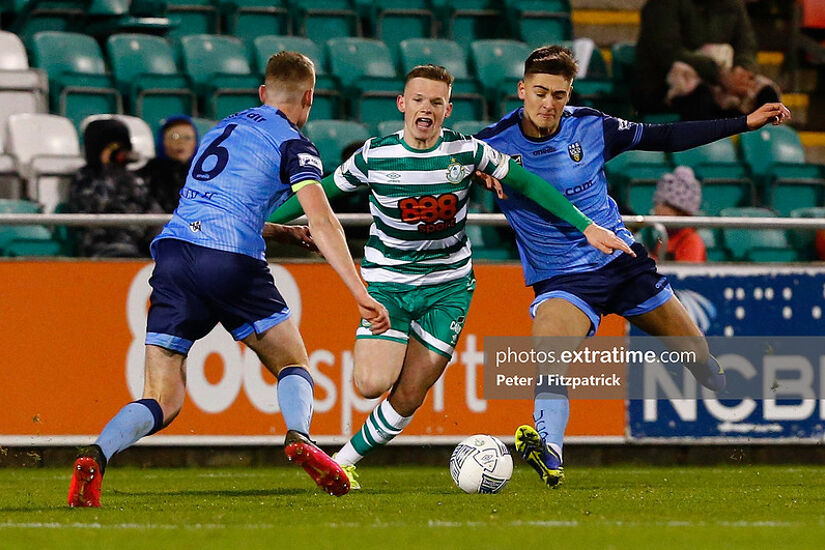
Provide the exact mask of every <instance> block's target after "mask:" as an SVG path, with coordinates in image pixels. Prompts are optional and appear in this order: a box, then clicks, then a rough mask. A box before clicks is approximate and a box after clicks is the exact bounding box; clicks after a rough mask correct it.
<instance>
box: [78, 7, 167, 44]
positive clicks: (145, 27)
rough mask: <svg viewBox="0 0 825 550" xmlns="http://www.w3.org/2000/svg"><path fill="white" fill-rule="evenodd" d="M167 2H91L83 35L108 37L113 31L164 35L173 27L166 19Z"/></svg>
mask: <svg viewBox="0 0 825 550" xmlns="http://www.w3.org/2000/svg"><path fill="white" fill-rule="evenodd" d="M167 1H168V0H142V1H135V0H91V1H90V2H89V5H88V9H87V10H86V22H85V24H84V25H83V32H84V33H85V34H91V35H93V36H98V37H108V36H109V35H111V34H114V33H117V32H139V33H147V34H166V33H168V32H169V30H170V28H171V27H172V26H173V25H172V22H171V21H170V20H169V19H167V18H166V5H167Z"/></svg>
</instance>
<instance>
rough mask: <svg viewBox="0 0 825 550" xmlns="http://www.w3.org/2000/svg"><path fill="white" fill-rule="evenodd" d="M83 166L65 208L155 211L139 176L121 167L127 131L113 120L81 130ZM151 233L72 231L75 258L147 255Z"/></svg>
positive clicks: (128, 156) (127, 150) (128, 151)
mask: <svg viewBox="0 0 825 550" xmlns="http://www.w3.org/2000/svg"><path fill="white" fill-rule="evenodd" d="M83 146H84V149H85V154H86V166H84V167H83V168H81V169H80V171H79V172H78V174H77V176H76V177H75V179H74V181H73V182H72V185H71V187H70V188H69V201H68V206H69V210H71V211H73V212H83V213H87V214H114V213H125V214H144V213H149V212H160V211H161V210H160V207H159V206H158V204H157V202H155V201H154V200H153V198H152V195H151V193H150V192H149V187H148V186H147V185H146V184H145V182H144V181H143V178H140V177H139V176H137V175H135V174H134V173H133V172H131V171H129V170H128V169H127V168H126V165H127V163H129V162H130V161H132V160H134V155H133V153H132V143H131V140H130V137H129V128H128V127H127V126H126V125H125V124H124V123H123V122H121V121H119V120H117V119H116V118H109V119H99V120H95V121H92V122H90V123H89V124H88V125H87V126H86V129H85V130H84V132H83ZM156 232H157V231H156V230H155V229H154V228H145V227H138V226H135V227H89V228H84V229H78V230H76V238H77V248H78V250H77V252H78V255H80V256H91V257H108V258H112V257H116V258H135V257H145V256H148V255H149V243H150V242H151V240H152V237H154V235H155V233H156Z"/></svg>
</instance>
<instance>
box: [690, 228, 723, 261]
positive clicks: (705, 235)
mask: <svg viewBox="0 0 825 550" xmlns="http://www.w3.org/2000/svg"><path fill="white" fill-rule="evenodd" d="M696 232H697V233H698V234H699V236H700V237H701V238H702V241H703V242H704V243H705V252H706V255H707V259H708V261H709V262H727V261H730V257H729V256H728V251H727V250H725V247H724V246H722V240H721V238H720V237H719V230H718V229H710V228H704V229H698V230H697V231H696Z"/></svg>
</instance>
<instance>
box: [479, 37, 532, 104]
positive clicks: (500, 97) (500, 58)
mask: <svg viewBox="0 0 825 550" xmlns="http://www.w3.org/2000/svg"><path fill="white" fill-rule="evenodd" d="M470 49H471V51H472V59H473V64H474V66H475V70H476V77H477V78H478V81H479V82H481V84H482V86H484V89H485V94H486V96H487V99H488V100H490V101H494V102H496V103H497V104H499V105H501V106H502V108H501V110H500V114H504V113H507V112H509V111H510V110H512V109H510V107H512V105H511V104H508V103H507V100H508V99H510V100H512V98H514V97H515V98H516V100H518V98H517V97H516V96H515V94H516V90H517V89H516V85H517V83H518V81H519V80H521V79H522V77H523V76H524V60H525V59H527V56H528V55H530V52H531V51H532V50H531V49H530V47H529V46H528V45H527V44H525V43H524V42H516V41H514V40H477V41H475V42H473V43H472V45H471V46H470ZM520 103H521V102H520V101H519V105H520Z"/></svg>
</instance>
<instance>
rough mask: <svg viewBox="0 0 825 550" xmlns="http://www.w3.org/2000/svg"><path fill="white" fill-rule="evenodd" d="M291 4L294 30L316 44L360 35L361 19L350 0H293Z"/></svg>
mask: <svg viewBox="0 0 825 550" xmlns="http://www.w3.org/2000/svg"><path fill="white" fill-rule="evenodd" d="M291 5H292V10H293V21H294V22H295V26H296V29H295V30H296V31H297V33H298V34H300V35H301V36H306V37H308V38H310V39H312V41H313V42H315V43H316V44H323V43H324V42H326V41H327V40H329V39H330V38H338V37H342V36H361V35H362V32H361V19H360V18H359V16H358V13H356V11H355V7H354V5H353V3H352V2H351V1H350V0H293V1H292V4H291Z"/></svg>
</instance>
